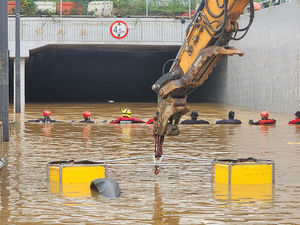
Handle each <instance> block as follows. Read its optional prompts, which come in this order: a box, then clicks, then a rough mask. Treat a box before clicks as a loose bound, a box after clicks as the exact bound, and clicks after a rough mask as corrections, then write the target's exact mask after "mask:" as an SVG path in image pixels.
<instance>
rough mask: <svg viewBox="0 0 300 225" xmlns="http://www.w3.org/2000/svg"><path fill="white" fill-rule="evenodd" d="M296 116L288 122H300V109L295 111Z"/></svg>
mask: <svg viewBox="0 0 300 225" xmlns="http://www.w3.org/2000/svg"><path fill="white" fill-rule="evenodd" d="M295 116H296V118H295V119H294V120H292V121H290V122H289V124H300V111H297V112H296V113H295Z"/></svg>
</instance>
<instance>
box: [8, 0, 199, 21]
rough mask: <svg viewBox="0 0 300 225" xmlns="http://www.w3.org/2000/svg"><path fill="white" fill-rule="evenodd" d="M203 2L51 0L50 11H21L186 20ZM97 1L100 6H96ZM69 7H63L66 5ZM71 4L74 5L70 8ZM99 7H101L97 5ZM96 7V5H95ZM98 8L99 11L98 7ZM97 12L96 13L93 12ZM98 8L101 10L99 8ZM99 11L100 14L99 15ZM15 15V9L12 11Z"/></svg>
mask: <svg viewBox="0 0 300 225" xmlns="http://www.w3.org/2000/svg"><path fill="white" fill-rule="evenodd" d="M201 1H202V0H102V1H90V0H71V1H70V2H66V0H48V1H47V2H50V3H51V2H52V3H53V5H52V6H49V7H50V9H46V8H43V6H42V8H39V6H40V4H42V2H41V1H39V4H37V3H36V4H33V6H31V8H28V9H25V8H24V7H22V8H23V10H21V13H22V16H60V17H63V16H96V17H146V18H147V17H181V16H182V15H183V14H184V16H185V17H188V18H191V16H192V13H193V10H195V8H196V6H197V4H199V2H201ZM95 2H97V3H95ZM67 3H68V4H69V5H68V6H67V5H64V4H67ZM70 3H72V4H73V6H70ZM97 4H99V5H97ZM92 5H93V6H92ZM95 5H97V6H96V8H95ZM51 7H52V8H51ZM70 7H71V8H70ZM92 7H93V9H95V11H93V9H92ZM97 7H98V8H97ZM96 11H97V12H96ZM9 12H10V14H15V8H14V9H11V10H9Z"/></svg>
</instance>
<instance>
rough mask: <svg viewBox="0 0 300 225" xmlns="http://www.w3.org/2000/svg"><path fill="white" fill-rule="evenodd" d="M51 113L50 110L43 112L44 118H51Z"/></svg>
mask: <svg viewBox="0 0 300 225" xmlns="http://www.w3.org/2000/svg"><path fill="white" fill-rule="evenodd" d="M51 114H52V113H51V111H49V110H45V111H44V112H43V116H51Z"/></svg>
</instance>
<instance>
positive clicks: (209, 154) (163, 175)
mask: <svg viewBox="0 0 300 225" xmlns="http://www.w3.org/2000/svg"><path fill="white" fill-rule="evenodd" d="M190 106H191V109H193V110H197V111H198V112H199V114H200V117H201V118H202V119H206V120H208V121H209V122H211V123H212V124H210V125H193V126H183V125H181V126H180V128H181V134H180V135H179V136H176V137H167V138H166V140H165V144H164V154H167V155H172V156H189V157H190V156H192V157H199V158H204V159H213V158H217V159H224V158H232V159H237V158H245V157H255V158H259V159H269V160H274V161H275V165H276V166H275V185H274V187H273V188H270V187H268V186H267V187H265V188H263V189H262V190H255V191H253V190H251V189H249V191H245V192H244V193H243V195H240V196H239V197H234V196H233V195H232V196H229V195H226V194H224V193H222V192H221V193H219V192H217V191H216V189H215V188H214V187H213V185H212V183H211V167H210V166H207V165H202V166H196V167H195V166H179V167H171V166H170V167H163V168H161V170H160V173H159V174H158V175H154V173H153V167H150V166H140V165H136V166H112V167H110V168H109V167H108V177H109V178H112V179H114V180H116V181H118V182H119V184H120V188H121V190H122V196H121V197H120V198H118V199H108V198H105V197H100V196H94V195H91V194H90V193H84V194H82V193H77V194H76V193H54V192H53V191H51V190H50V189H49V182H48V181H47V173H46V172H47V171H46V165H47V163H48V162H50V161H57V160H70V159H74V160H83V159H86V160H104V159H117V158H126V157H135V156H150V155H153V148H154V146H153V138H152V125H145V124H138V125H110V124H105V123H102V122H101V121H103V120H108V121H110V120H112V119H114V118H116V117H118V116H119V115H120V113H121V112H120V108H121V107H128V108H130V109H131V111H132V115H133V116H135V117H137V118H141V119H144V120H147V119H149V118H150V117H151V116H152V114H153V112H154V111H155V107H156V105H155V104H154V103H122V104H120V103H113V104H109V103H106V104H79V103H78V104H27V105H26V112H25V115H24V116H23V117H21V118H20V117H17V116H15V115H13V113H11V120H14V119H15V120H16V123H15V125H14V126H13V127H12V130H11V137H10V142H9V143H4V144H3V147H2V151H3V153H5V154H6V155H7V158H8V164H7V166H5V167H4V168H3V169H2V171H1V172H0V178H1V180H0V224H1V225H6V224H156V225H161V224H170V225H176V224H189V225H191V224H300V126H295V125H292V126H290V125H288V124H287V123H288V121H289V120H291V119H293V118H294V116H293V115H276V114H272V113H271V115H270V117H271V118H275V119H276V120H277V122H278V123H277V125H276V126H249V125H248V124H247V122H248V119H249V118H252V119H254V120H256V119H259V112H258V111H250V110H246V109H241V108H235V107H227V106H223V105H218V104H190ZM45 109H49V110H51V111H52V117H53V118H54V119H56V120H60V121H65V122H66V123H55V124H51V125H49V124H40V123H29V122H26V121H27V120H29V119H36V118H40V117H41V116H42V115H41V114H42V112H43V110H45ZM11 110H12V109H11ZM84 110H90V111H91V112H92V119H93V120H95V121H96V122H98V123H97V124H78V123H71V121H72V120H75V121H79V120H81V119H82V112H83V111H84ZM229 110H234V111H235V112H236V117H237V118H238V119H240V120H242V122H243V124H242V125H235V126H234V125H214V124H213V123H215V121H216V120H217V119H222V118H225V117H226V116H227V113H228V111H229ZM185 118H187V116H185ZM149 160H150V159H149ZM148 163H151V160H150V162H148ZM253 192H259V193H253Z"/></svg>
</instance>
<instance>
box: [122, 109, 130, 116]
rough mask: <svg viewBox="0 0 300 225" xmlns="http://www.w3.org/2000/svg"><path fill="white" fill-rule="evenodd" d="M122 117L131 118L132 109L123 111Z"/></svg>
mask: <svg viewBox="0 0 300 225" xmlns="http://www.w3.org/2000/svg"><path fill="white" fill-rule="evenodd" d="M121 111H122V116H123V117H130V116H131V110H130V109H121Z"/></svg>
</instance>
